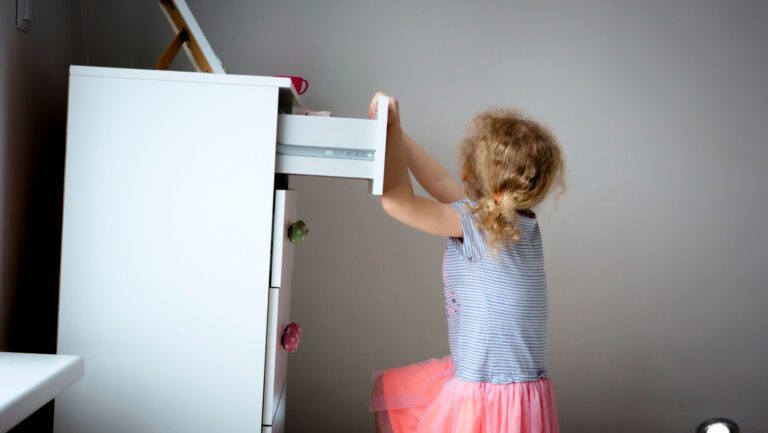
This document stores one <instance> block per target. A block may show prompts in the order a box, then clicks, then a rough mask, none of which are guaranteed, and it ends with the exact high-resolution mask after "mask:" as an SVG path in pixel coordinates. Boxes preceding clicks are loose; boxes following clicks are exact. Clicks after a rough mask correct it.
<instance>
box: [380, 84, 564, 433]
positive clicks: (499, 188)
mask: <svg viewBox="0 0 768 433" xmlns="http://www.w3.org/2000/svg"><path fill="white" fill-rule="evenodd" d="M381 96H386V95H384V94H383V93H381V92H379V93H377V94H376V95H375V96H374V97H373V100H372V101H371V105H370V107H369V113H368V114H369V117H371V118H373V117H374V116H375V114H376V113H375V110H376V106H377V104H376V103H377V100H378V98H379V97H381ZM388 116H389V125H388V130H387V156H386V161H385V163H386V167H385V172H384V194H383V195H382V197H381V203H382V206H383V207H384V210H385V211H386V212H387V213H388V214H389V215H390V216H392V217H393V218H395V219H397V220H399V221H401V222H403V223H405V224H407V225H409V226H411V227H414V228H416V229H418V230H421V231H424V232H427V233H431V234H433V235H438V236H446V237H448V240H447V242H446V246H445V252H444V255H443V286H444V294H445V307H446V316H447V319H448V333H449V344H450V350H451V355H447V356H445V357H443V358H441V359H429V360H426V361H422V362H418V363H416V364H412V365H407V366H403V367H396V368H390V369H386V370H383V371H382V372H379V374H374V380H373V392H372V395H371V402H370V410H371V411H372V412H374V417H375V421H376V429H377V431H378V432H380V433H390V432H393V433H410V432H424V433H426V432H429V433H529V432H530V433H540V432H542V433H557V432H558V431H559V427H558V420H557V409H556V406H555V398H554V393H553V390H552V384H551V383H550V380H549V377H548V375H547V370H546V367H545V362H544V355H545V350H546V346H547V312H548V306H547V286H546V278H545V274H544V260H543V257H542V246H541V236H540V234H539V226H538V221H537V220H536V215H535V214H534V213H533V212H532V210H531V209H532V208H533V207H534V206H535V205H537V204H538V203H540V202H541V201H542V200H543V199H544V198H545V197H546V196H547V193H548V192H549V191H550V190H551V189H553V188H552V187H553V186H555V185H560V186H562V184H563V180H562V179H563V161H562V158H561V154H560V148H559V146H558V144H557V141H556V140H555V137H554V136H553V135H552V134H551V133H550V132H549V131H548V130H547V129H545V128H544V127H542V126H541V125H540V124H538V123H537V122H535V121H533V120H530V119H527V118H525V117H523V116H522V115H520V114H519V113H517V112H515V111H512V110H508V109H496V110H488V111H486V112H481V113H479V114H477V115H476V116H475V117H474V119H473V120H472V122H471V124H470V128H469V133H468V135H467V136H466V138H465V139H464V141H463V142H462V144H461V146H460V148H459V155H460V160H461V163H462V168H463V175H462V180H463V181H464V187H463V188H462V186H461V185H459V184H458V183H457V182H455V181H454V180H453V179H452V178H451V177H450V175H449V174H448V173H447V172H446V171H445V169H443V167H441V166H440V165H439V164H438V163H437V162H436V161H434V160H433V159H432V158H430V157H429V155H427V154H426V152H424V151H423V150H422V149H421V148H420V147H419V146H418V145H417V144H416V143H415V142H414V141H413V140H411V138H410V137H409V136H408V135H406V134H405V133H404V132H403V131H402V129H401V128H400V118H399V105H398V101H397V100H396V99H393V98H390V103H389V113H388ZM409 168H410V170H411V172H412V173H413V175H414V176H415V177H416V179H417V180H418V181H419V183H420V184H421V185H422V186H423V187H424V189H425V190H427V192H429V194H430V195H432V197H434V198H435V200H431V199H427V198H424V197H419V196H416V195H414V193H413V188H412V186H411V181H410V176H409V174H408V169H409Z"/></svg>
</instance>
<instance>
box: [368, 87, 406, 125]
mask: <svg viewBox="0 0 768 433" xmlns="http://www.w3.org/2000/svg"><path fill="white" fill-rule="evenodd" d="M382 96H386V97H388V98H389V112H388V113H387V126H392V125H398V126H399V125H400V102H399V101H398V100H397V99H395V98H393V97H392V96H389V95H387V94H386V93H384V92H376V94H375V95H373V99H371V103H370V105H368V118H369V119H375V118H376V108H377V107H378V106H379V98H380V97H382Z"/></svg>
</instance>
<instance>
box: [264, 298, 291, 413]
mask: <svg viewBox="0 0 768 433" xmlns="http://www.w3.org/2000/svg"><path fill="white" fill-rule="evenodd" d="M290 311H291V286H290V285H283V287H280V288H276V287H272V288H270V289H269V312H268V318H267V320H268V322H267V353H266V360H265V368H264V410H263V414H262V419H263V423H264V424H271V423H272V418H273V417H274V415H275V411H276V407H277V402H278V401H279V400H280V393H281V391H282V389H283V386H284V385H285V379H286V373H287V372H288V355H289V354H288V352H286V351H285V349H283V347H282V345H281V344H280V340H281V337H282V335H283V331H284V330H285V327H286V325H288V323H290Z"/></svg>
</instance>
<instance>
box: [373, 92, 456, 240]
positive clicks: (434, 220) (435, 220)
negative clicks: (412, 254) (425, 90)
mask: <svg viewBox="0 0 768 433" xmlns="http://www.w3.org/2000/svg"><path fill="white" fill-rule="evenodd" d="M380 96H386V95H384V94H383V93H381V92H379V93H376V95H375V96H374V97H373V101H372V102H371V105H372V106H373V107H376V102H377V99H378V98H379V97H380ZM369 115H371V116H373V115H375V112H374V113H369ZM388 119H389V125H388V126H387V155H386V158H385V161H384V164H385V167H384V193H383V194H382V196H381V205H382V207H383V208H384V211H385V212H387V213H388V214H389V215H390V216H392V217H393V218H395V219H396V220H398V221H400V222H402V223H403V224H406V225H409V226H411V227H413V228H415V229H418V230H421V231H423V232H426V233H430V234H433V235H437V236H454V237H462V236H463V230H462V227H461V221H460V220H459V215H458V214H457V213H456V211H455V210H453V208H452V207H451V206H450V205H448V204H445V203H440V202H437V201H434V200H430V199H428V198H424V197H418V196H416V195H414V194H413V186H412V185H411V177H410V176H409V175H408V164H407V161H406V158H405V148H404V147H405V146H404V141H403V131H402V129H401V128H400V113H399V106H398V101H397V100H396V99H394V98H392V97H390V102H389V114H388Z"/></svg>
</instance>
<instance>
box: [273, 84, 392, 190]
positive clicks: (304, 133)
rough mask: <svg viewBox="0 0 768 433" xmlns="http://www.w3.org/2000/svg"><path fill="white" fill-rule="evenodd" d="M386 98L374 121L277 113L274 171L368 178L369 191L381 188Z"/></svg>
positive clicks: (385, 146) (385, 135) (384, 146)
mask: <svg viewBox="0 0 768 433" xmlns="http://www.w3.org/2000/svg"><path fill="white" fill-rule="evenodd" d="M387 113H388V98H380V99H379V102H378V107H377V116H376V119H374V120H369V119H348V118H338V117H319V116H318V117H314V116H298V115H289V114H280V115H278V116H277V144H278V146H277V158H276V160H275V172H276V173H284V174H301V175H309V176H331V177H349V178H359V179H368V180H369V181H370V191H371V193H372V194H375V195H381V193H382V191H383V187H384V160H385V154H386V148H387Z"/></svg>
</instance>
